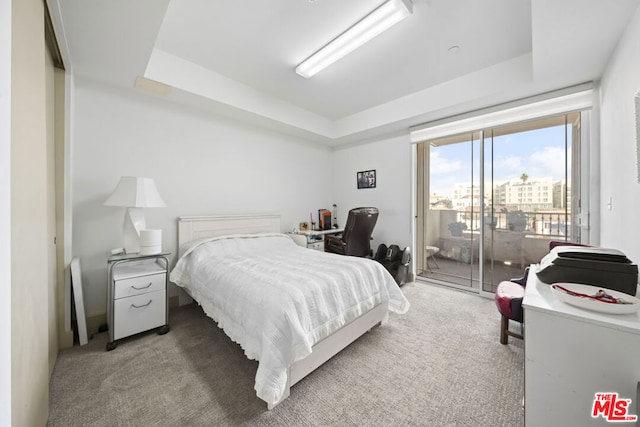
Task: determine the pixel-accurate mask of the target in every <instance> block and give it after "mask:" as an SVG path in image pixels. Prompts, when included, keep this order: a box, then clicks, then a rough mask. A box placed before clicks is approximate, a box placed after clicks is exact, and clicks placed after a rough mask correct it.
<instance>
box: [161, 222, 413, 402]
mask: <svg viewBox="0 0 640 427" xmlns="http://www.w3.org/2000/svg"><path fill="white" fill-rule="evenodd" d="M182 249H183V250H184V254H183V255H182V257H181V258H180V259H179V260H178V262H177V264H176V266H175V268H174V269H173V271H172V272H171V276H170V278H171V281H172V282H174V283H176V284H177V285H179V286H182V287H184V288H187V289H188V290H189V292H190V293H191V295H192V296H193V297H194V299H195V300H196V301H198V302H199V303H200V305H202V307H203V309H204V311H205V312H206V313H207V315H208V316H210V317H211V318H213V319H214V320H215V321H217V322H218V325H219V326H220V327H221V328H222V329H223V330H224V331H225V332H226V333H227V335H228V336H229V337H230V338H231V339H232V340H233V341H235V342H237V343H238V344H240V345H241V346H242V348H243V349H244V351H245V354H246V355H247V357H249V358H250V359H256V360H258V361H259V364H258V372H257V374H256V383H255V389H256V393H257V395H258V397H260V398H261V399H263V400H264V401H266V402H267V403H271V404H275V403H277V402H278V401H279V400H280V398H281V397H282V395H283V393H284V391H285V388H286V385H287V368H288V367H289V366H290V365H291V364H292V363H293V362H295V361H297V360H300V359H302V358H304V357H306V356H307V355H309V354H310V353H311V347H312V346H313V345H314V344H315V343H317V342H318V341H320V340H321V339H323V338H325V337H326V336H328V335H330V334H331V333H332V332H334V331H336V330H337V329H339V328H340V327H342V326H344V325H345V324H346V323H348V322H350V321H351V320H353V319H355V318H356V317H358V316H359V315H361V314H363V313H364V312H366V311H368V310H369V309H371V308H372V307H374V306H375V305H377V304H379V303H381V302H387V303H388V304H389V309H390V310H391V311H394V312H398V313H405V312H406V311H407V310H408V309H409V303H408V301H407V300H406V299H405V297H404V295H403V294H402V292H401V291H400V288H399V287H398V285H397V284H396V283H395V281H394V280H393V278H392V277H391V275H390V274H389V273H388V272H387V271H386V270H385V269H384V268H383V267H382V266H381V265H380V264H379V263H377V262H375V261H372V260H368V259H363V258H355V257H347V256H341V255H335V254H329V253H323V252H318V251H313V250H310V249H306V248H303V247H300V246H297V245H296V244H295V243H294V242H293V241H292V240H291V239H290V238H289V237H288V236H287V235H284V234H273V235H243V236H227V237H219V238H212V239H206V240H203V241H198V242H195V243H193V244H191V245H190V246H189V247H186V248H182Z"/></svg>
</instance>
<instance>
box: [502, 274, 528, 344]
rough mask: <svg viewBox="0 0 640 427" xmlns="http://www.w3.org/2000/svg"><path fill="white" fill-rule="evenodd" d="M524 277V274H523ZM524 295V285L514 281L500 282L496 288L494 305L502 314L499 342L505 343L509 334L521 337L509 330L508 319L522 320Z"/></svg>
mask: <svg viewBox="0 0 640 427" xmlns="http://www.w3.org/2000/svg"><path fill="white" fill-rule="evenodd" d="M525 277H526V276H525ZM523 297H524V286H523V285H520V284H518V283H515V282H509V281H505V282H500V284H499V285H498V287H497V289H496V296H495V300H496V306H497V307H498V311H499V312H500V314H501V315H502V321H501V324H500V343H501V344H507V340H508V337H509V336H512V337H514V338H519V339H522V338H523V337H522V334H518V333H516V332H512V331H510V330H509V320H515V321H516V322H519V323H522V322H523V320H524V319H523V313H522V298H523Z"/></svg>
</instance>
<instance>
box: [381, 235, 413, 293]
mask: <svg viewBox="0 0 640 427" xmlns="http://www.w3.org/2000/svg"><path fill="white" fill-rule="evenodd" d="M374 259H375V260H376V261H378V262H379V263H380V264H382V266H383V267H384V268H385V269H386V270H387V271H388V272H389V273H391V275H392V276H393V278H394V280H395V281H396V283H397V284H398V285H402V284H404V283H405V282H406V280H407V276H408V275H409V264H410V263H411V250H410V249H409V247H408V246H407V247H406V248H404V249H403V250H402V249H400V247H399V246H398V245H390V246H389V247H387V245H385V244H384V243H381V244H380V245H379V246H378V250H377V251H376V254H375V256H374Z"/></svg>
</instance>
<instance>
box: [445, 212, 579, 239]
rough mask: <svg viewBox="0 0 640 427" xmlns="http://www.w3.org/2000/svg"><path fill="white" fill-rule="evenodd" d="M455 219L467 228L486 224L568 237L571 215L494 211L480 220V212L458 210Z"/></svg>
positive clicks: (493, 226) (530, 232)
mask: <svg viewBox="0 0 640 427" xmlns="http://www.w3.org/2000/svg"><path fill="white" fill-rule="evenodd" d="M456 218H457V219H456V220H457V221H458V222H463V223H465V224H466V225H467V229H468V230H471V231H473V230H479V229H480V227H481V226H487V227H490V228H492V229H495V230H510V231H519V232H525V233H527V234H530V235H534V236H553V237H562V238H563V239H564V238H568V237H570V234H571V215H570V214H568V213H565V212H523V211H512V212H495V213H494V214H493V216H485V217H483V218H482V221H480V219H481V218H480V212H464V211H463V212H460V211H458V213H457V216H456Z"/></svg>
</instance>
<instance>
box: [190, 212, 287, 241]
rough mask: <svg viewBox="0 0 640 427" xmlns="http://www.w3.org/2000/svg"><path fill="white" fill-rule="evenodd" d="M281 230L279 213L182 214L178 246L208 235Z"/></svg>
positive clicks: (275, 231)
mask: <svg viewBox="0 0 640 427" xmlns="http://www.w3.org/2000/svg"><path fill="white" fill-rule="evenodd" d="M280 231H281V230H280V215H278V214H248V215H213V216H181V217H179V218H178V248H180V246H182V245H183V244H184V243H188V242H191V241H193V240H198V239H204V238H207V237H218V236H226V235H228V234H254V233H280Z"/></svg>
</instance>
